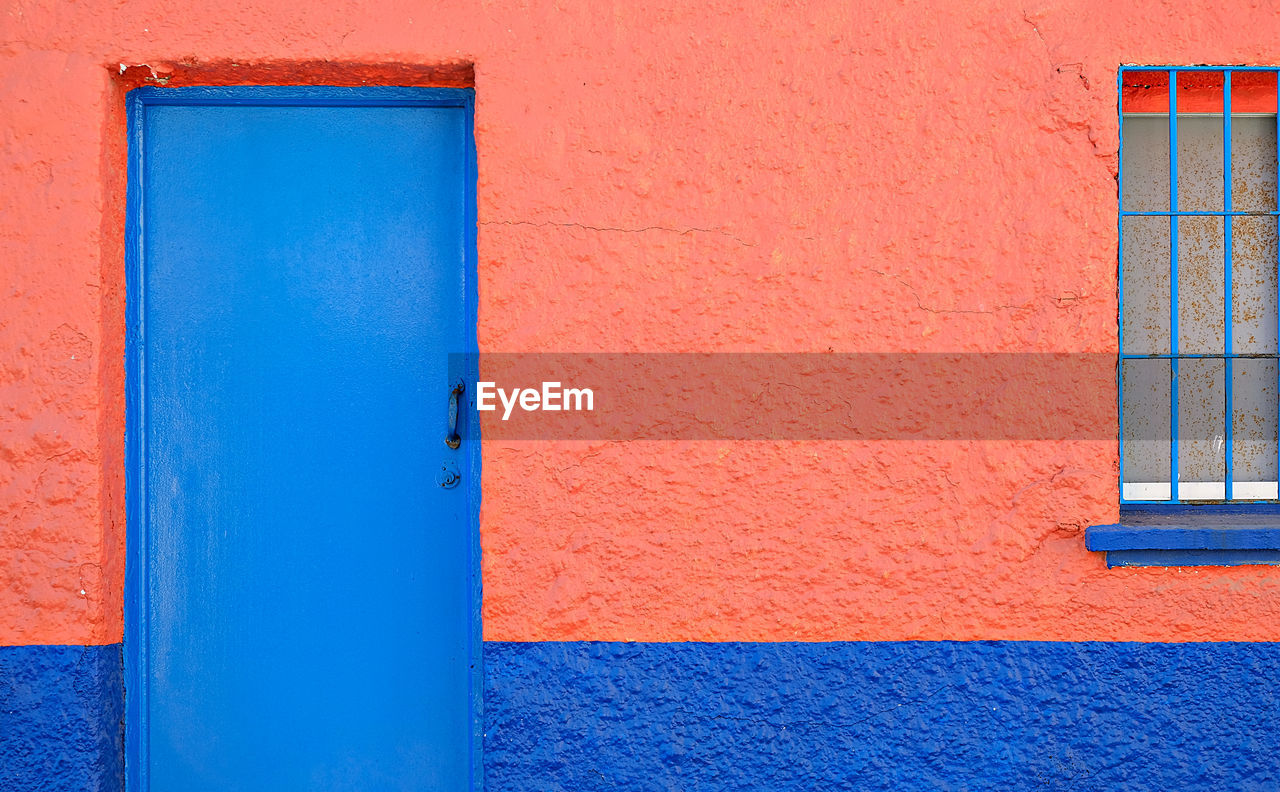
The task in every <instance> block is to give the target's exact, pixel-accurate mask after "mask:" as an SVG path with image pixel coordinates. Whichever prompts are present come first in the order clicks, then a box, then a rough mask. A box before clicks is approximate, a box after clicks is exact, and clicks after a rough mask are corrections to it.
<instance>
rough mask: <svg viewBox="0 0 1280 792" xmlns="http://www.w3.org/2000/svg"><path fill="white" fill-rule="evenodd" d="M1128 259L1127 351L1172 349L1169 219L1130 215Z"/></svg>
mask: <svg viewBox="0 0 1280 792" xmlns="http://www.w3.org/2000/svg"><path fill="white" fill-rule="evenodd" d="M1121 226H1122V227H1123V229H1124V238H1123V240H1122V243H1123V245H1124V261H1123V263H1122V266H1121V272H1120V277H1121V283H1122V284H1123V286H1124V292H1123V294H1122V299H1123V300H1124V315H1123V320H1124V352H1125V354H1130V355H1160V354H1168V352H1169V314H1170V305H1169V218H1167V217H1126V218H1124V219H1123V220H1122V221H1121Z"/></svg>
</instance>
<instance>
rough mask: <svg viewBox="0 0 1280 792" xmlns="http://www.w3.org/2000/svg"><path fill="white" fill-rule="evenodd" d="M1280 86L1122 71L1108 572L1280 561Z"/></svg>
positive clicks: (1096, 545)
mask: <svg viewBox="0 0 1280 792" xmlns="http://www.w3.org/2000/svg"><path fill="white" fill-rule="evenodd" d="M1278 78H1280V70H1277V69H1275V68H1255V67H1218V68H1213V67H1185V68H1150V67H1123V68H1122V69H1121V70H1120V140H1121V148H1120V185H1119V186H1120V189H1119V193H1120V207H1119V208H1120V213H1119V214H1120V251H1119V258H1120V261H1119V276H1120V361H1119V371H1118V381H1119V391H1120V501H1121V523H1123V524H1122V525H1116V526H1094V527H1092V528H1090V529H1089V534H1088V543H1089V547H1090V549H1095V550H1107V551H1108V563H1110V564H1112V565H1115V564H1116V563H1122V564H1141V565H1145V564H1181V565H1187V564H1192V563H1280V485H1278V484H1277V482H1278V481H1280V443H1278V442H1277V426H1278V425H1280V395H1278V394H1280V388H1278V387H1277V385H1278V382H1280V332H1278V330H1277V328H1278V327H1280V324H1278V322H1280V317H1278V315H1277V304H1278V303H1280V299H1278V294H1280V283H1278V281H1277V261H1278V260H1280V250H1278V247H1277V239H1278V238H1280V233H1278V228H1277V222H1278V221H1280V211H1277V209H1278V206H1277V186H1276V182H1277V142H1278V141H1277V114H1276V97H1277V79H1278Z"/></svg>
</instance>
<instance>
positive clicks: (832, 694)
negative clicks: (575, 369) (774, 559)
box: [484, 642, 1280, 792]
mask: <svg viewBox="0 0 1280 792" xmlns="http://www.w3.org/2000/svg"><path fill="white" fill-rule="evenodd" d="M485 686H486V687H485V698H484V705H485V732H486V734H485V743H484V747H485V759H484V763H485V788H486V790H487V791H488V792H497V791H498V790H501V791H503V792H507V791H509V790H540V791H542V790H546V791H549V790H573V792H587V791H588V790H617V789H627V790H723V789H733V790H771V791H776V790H792V789H794V790H801V789H803V790H832V789H849V790H895V791H897V792H902V790H987V789H1000V790H1030V789H1043V790H1099V789H1107V790H1119V789H1123V790H1172V789H1177V790H1184V791H1185V790H1275V789H1280V645H1277V644H1257V643H1215V644H1134V643H1038V642H966V643H950V642H943V643H933V642H930V643H924V642H903V643H770V644H759V643H716V644H707V643H676V644H620V643H486V644H485Z"/></svg>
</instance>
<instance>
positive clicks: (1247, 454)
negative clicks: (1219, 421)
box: [1231, 359, 1278, 500]
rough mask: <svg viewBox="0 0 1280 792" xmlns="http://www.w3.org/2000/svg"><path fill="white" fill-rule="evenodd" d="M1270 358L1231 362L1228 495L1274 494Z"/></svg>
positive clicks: (1273, 380) (1273, 406) (1274, 369)
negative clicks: (1230, 450)
mask: <svg viewBox="0 0 1280 792" xmlns="http://www.w3.org/2000/svg"><path fill="white" fill-rule="evenodd" d="M1277 373H1278V372H1277V366H1276V361H1274V360H1258V359H1244V360H1233V361H1232V362H1231V445H1232V458H1231V473H1232V476H1231V479H1232V489H1233V490H1234V491H1233V492H1232V493H1231V497H1232V498H1235V499H1246V500H1247V499H1254V498H1268V499H1271V498H1275V497H1276V483H1275V482H1276V408H1277V403H1276V376H1277Z"/></svg>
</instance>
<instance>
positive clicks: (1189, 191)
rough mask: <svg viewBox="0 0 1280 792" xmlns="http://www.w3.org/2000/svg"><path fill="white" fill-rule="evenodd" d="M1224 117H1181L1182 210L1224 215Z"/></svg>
mask: <svg viewBox="0 0 1280 792" xmlns="http://www.w3.org/2000/svg"><path fill="white" fill-rule="evenodd" d="M1222 139H1223V138H1222V116H1221V114H1219V115H1216V116H1213V115H1209V116H1190V117H1186V116H1182V115H1179V116H1178V211H1180V212H1221V211H1222V208H1223V202H1222V197H1223V195H1224V190H1223V187H1224V182H1223V168H1222V162H1223V157H1224V152H1223V149H1222Z"/></svg>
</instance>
